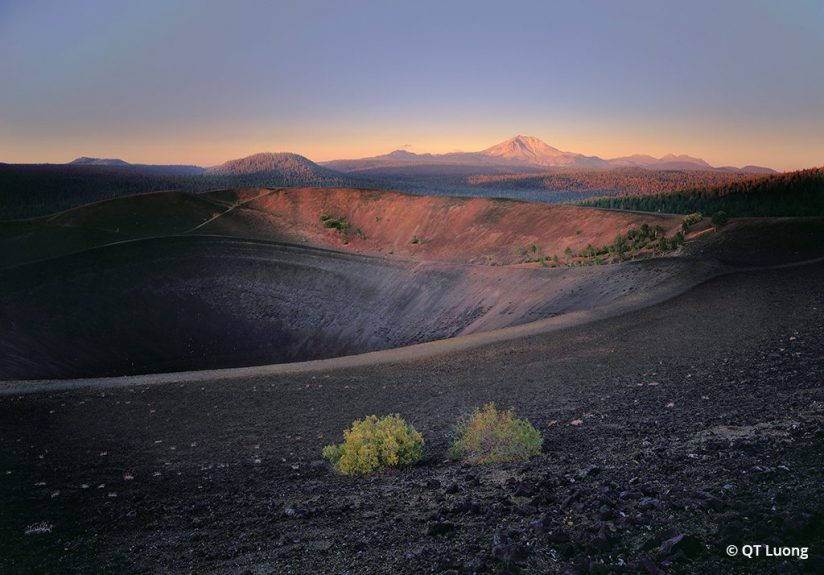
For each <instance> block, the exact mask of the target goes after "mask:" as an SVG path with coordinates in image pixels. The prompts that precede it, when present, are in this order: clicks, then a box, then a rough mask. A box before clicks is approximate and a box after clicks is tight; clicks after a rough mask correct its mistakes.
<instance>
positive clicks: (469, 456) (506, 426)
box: [449, 403, 544, 463]
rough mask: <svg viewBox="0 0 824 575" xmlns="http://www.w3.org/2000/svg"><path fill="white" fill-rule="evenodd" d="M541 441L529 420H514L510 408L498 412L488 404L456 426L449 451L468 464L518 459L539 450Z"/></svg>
mask: <svg viewBox="0 0 824 575" xmlns="http://www.w3.org/2000/svg"><path fill="white" fill-rule="evenodd" d="M543 442H544V440H543V438H542V437H541V434H540V433H539V432H538V430H537V429H535V428H534V427H533V426H532V424H531V423H529V421H527V420H526V419H516V418H515V413H514V412H513V411H512V410H511V409H509V410H507V411H498V410H497V409H496V408H495V404H494V403H489V404H487V405H485V406H484V408H483V409H481V410H476V411H475V414H474V415H473V416H472V417H471V418H470V419H469V420H468V421H466V422H464V423H461V424H459V425H458V426H457V427H456V428H455V442H454V443H453V444H452V447H450V449H449V454H450V455H451V456H452V457H453V458H454V459H461V460H464V461H467V462H470V463H502V462H507V461H521V460H523V459H529V458H530V457H532V456H534V455H538V454H539V453H541V446H542V445H543Z"/></svg>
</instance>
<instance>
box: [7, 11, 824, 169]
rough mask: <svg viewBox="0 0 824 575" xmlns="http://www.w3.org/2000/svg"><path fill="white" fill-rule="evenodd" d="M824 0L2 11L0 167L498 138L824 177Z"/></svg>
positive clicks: (341, 150)
mask: <svg viewBox="0 0 824 575" xmlns="http://www.w3.org/2000/svg"><path fill="white" fill-rule="evenodd" d="M823 31H824V2H822V1H821V0H778V1H766V0H713V1H703V0H701V1H694V0H690V1H662V0H657V1H652V0H650V1H634V0H625V1H622V2H613V1H603V2H598V1H582V0H577V1H568V2H566V1H553V2H550V1H536V2H527V1H517V0H509V1H506V2H504V1H503V0H500V1H496V2H486V1H484V0H473V1H466V2H463V1H454V0H436V1H429V0H414V1H411V0H410V1H406V2H401V1H389V0H375V1H359V0H347V1H343V0H323V1H322V0H295V1H288V0H276V1H264V0H233V1H224V2H218V1H213V0H197V1H194V0H192V1H175V0H158V1H153V0H145V1H141V2H134V1H127V2H121V1H119V0H73V1H72V2H64V1H62V0H53V1H43V0H21V1H15V0H0V162H21V163H22V162H66V161H70V160H72V159H73V158H75V157H78V156H81V155H85V156H96V157H119V158H122V159H125V160H127V161H130V162H135V163H191V164H199V165H214V164H218V163H221V162H223V161H226V160H228V159H232V158H238V157H242V156H245V155H248V154H251V153H255V152H261V151H273V152H279V151H289V152H295V153H299V154H303V155H305V156H307V157H309V158H310V159H313V160H315V161H323V160H331V159H340V158H357V157H364V156H371V155H376V154H382V153H387V152H389V151H391V150H394V149H397V148H405V149H408V150H410V151H413V152H449V151H457V150H462V151H474V150H480V149H483V148H486V147H489V146H491V145H493V144H495V143H497V142H499V141H502V140H505V139H508V138H510V137H512V136H514V135H516V134H526V135H532V136H536V137H539V138H541V139H542V140H544V141H546V142H547V143H548V144H550V145H552V146H555V147H557V148H560V149H562V150H565V151H572V152H580V153H584V154H588V155H598V156H601V157H604V158H611V157H616V156H621V155H627V154H632V153H644V154H652V155H655V156H661V155H664V154H667V153H677V154H689V155H693V156H699V157H702V158H704V159H706V160H707V161H709V162H710V163H712V164H713V165H737V166H741V165H746V164H756V165H765V166H769V167H773V168H776V169H780V170H790V169H798V168H805V167H811V166H814V165H819V166H820V165H824V32H823Z"/></svg>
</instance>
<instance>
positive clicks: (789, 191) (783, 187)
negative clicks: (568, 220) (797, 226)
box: [579, 168, 824, 217]
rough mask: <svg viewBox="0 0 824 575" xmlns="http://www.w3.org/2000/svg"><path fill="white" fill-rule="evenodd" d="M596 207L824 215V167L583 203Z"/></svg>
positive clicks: (730, 213)
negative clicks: (671, 191)
mask: <svg viewBox="0 0 824 575" xmlns="http://www.w3.org/2000/svg"><path fill="white" fill-rule="evenodd" d="M579 205H582V206H589V207H595V208H609V209H619V210H638V211H644V212H662V213H673V214H690V213H694V212H700V213H703V214H713V213H716V212H719V211H723V212H726V214H727V215H729V216H730V217H745V216H824V168H810V169H807V170H799V171H797V172H787V173H783V174H775V175H771V176H764V177H760V178H754V179H747V180H743V181H738V182H729V183H725V184H720V185H716V186H711V187H707V188H694V189H689V190H682V191H677V192H673V193H662V194H653V195H645V196H639V195H622V196H612V197H601V198H595V199H590V200H586V201H583V202H580V203H579Z"/></svg>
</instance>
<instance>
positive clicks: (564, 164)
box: [322, 135, 776, 175]
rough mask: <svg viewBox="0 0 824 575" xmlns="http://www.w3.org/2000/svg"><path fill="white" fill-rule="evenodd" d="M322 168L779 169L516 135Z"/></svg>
mask: <svg viewBox="0 0 824 575" xmlns="http://www.w3.org/2000/svg"><path fill="white" fill-rule="evenodd" d="M322 165H324V166H326V167H329V168H332V169H335V170H338V171H341V172H345V173H356V172H357V173H361V174H375V175H400V174H401V173H402V172H416V173H431V172H434V171H438V170H441V171H451V172H452V173H469V172H473V171H474V172H479V171H480V172H485V173H496V172H497V173H505V172H507V171H508V172H510V173H511V172H538V171H546V169H547V168H578V169H609V168H625V167H637V168H645V169H652V170H711V171H714V170H720V171H726V172H740V173H752V174H773V173H776V172H775V170H772V169H770V168H763V167H760V166H746V167H744V168H740V169H739V168H733V167H721V168H716V167H713V166H711V165H710V164H708V163H707V162H705V161H704V160H702V159H701V158H694V157H692V156H686V155H680V156H676V155H674V154H668V155H666V156H663V157H661V158H654V157H652V156H646V155H633V156H623V157H620V158H613V159H610V160H605V159H603V158H599V157H598V156H585V155H584V154H578V153H574V152H564V151H561V150H559V149H557V148H554V147H552V146H550V145H549V144H547V143H546V142H543V141H542V140H539V139H538V138H535V137H532V136H520V135H519V136H515V137H514V138H511V139H509V140H506V141H505V142H501V143H500V144H496V145H494V146H492V147H490V148H487V149H485V150H481V151H480V152H453V153H449V154H415V153H412V152H408V151H405V150H395V151H394V152H391V153H389V154H385V155H383V156H375V157H372V158H362V159H357V160H334V161H331V162H323V163H322Z"/></svg>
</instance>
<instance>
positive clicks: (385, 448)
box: [323, 414, 424, 475]
mask: <svg viewBox="0 0 824 575" xmlns="http://www.w3.org/2000/svg"><path fill="white" fill-rule="evenodd" d="M423 444H424V441H423V436H421V434H420V433H418V432H417V431H415V428H414V427H412V426H411V425H409V424H408V423H406V422H405V421H404V420H403V419H401V417H400V415H397V414H395V415H387V416H385V417H382V418H380V419H378V417H377V416H375V415H370V416H369V417H365V418H363V419H359V420H357V421H355V422H354V423H353V424H352V427H351V428H350V429H347V430H346V431H344V432H343V443H341V444H340V445H327V446H326V447H324V448H323V457H325V458H326V459H328V460H329V461H330V462H331V463H332V465H333V466H334V467H335V469H337V470H338V471H340V472H341V473H344V474H346V475H366V474H369V473H372V472H374V471H382V470H384V469H386V468H387V467H395V466H397V465H409V464H410V463H415V462H416V461H419V460H420V459H421V458H422V457H423Z"/></svg>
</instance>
